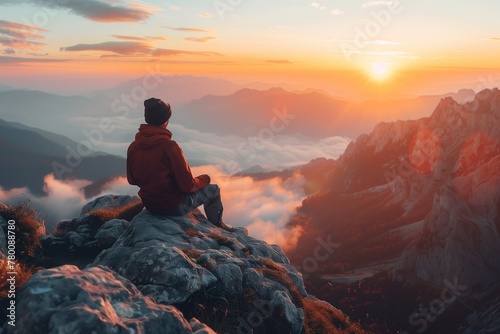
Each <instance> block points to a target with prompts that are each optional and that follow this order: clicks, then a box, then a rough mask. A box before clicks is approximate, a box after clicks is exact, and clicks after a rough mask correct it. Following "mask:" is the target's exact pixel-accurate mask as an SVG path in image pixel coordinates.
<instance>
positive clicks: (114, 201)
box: [81, 195, 141, 216]
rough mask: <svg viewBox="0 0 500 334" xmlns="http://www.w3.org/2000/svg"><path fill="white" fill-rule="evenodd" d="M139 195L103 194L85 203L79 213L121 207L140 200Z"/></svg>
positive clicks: (83, 213)
mask: <svg viewBox="0 0 500 334" xmlns="http://www.w3.org/2000/svg"><path fill="white" fill-rule="evenodd" d="M140 201H141V199H140V198H139V196H130V195H104V196H101V197H98V198H96V199H94V200H93V201H91V202H89V203H87V204H85V205H84V206H83V208H82V211H81V215H82V216H83V215H85V214H86V213H89V212H92V211H96V210H101V209H106V210H109V209H117V208H122V207H124V206H126V205H128V204H130V203H135V202H140Z"/></svg>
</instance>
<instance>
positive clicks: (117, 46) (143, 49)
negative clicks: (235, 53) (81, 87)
mask: <svg viewBox="0 0 500 334" xmlns="http://www.w3.org/2000/svg"><path fill="white" fill-rule="evenodd" d="M116 36H119V37H121V39H125V41H110V42H103V43H96V44H76V45H72V46H66V47H62V48H60V50H61V51H63V52H64V51H73V52H74V51H104V52H111V53H112V54H105V55H102V56H101V57H102V58H105V57H110V56H111V57H116V56H153V57H172V56H179V55H197V56H222V55H221V54H220V53H217V52H210V51H189V50H178V49H161V48H155V47H154V46H153V44H151V43H149V40H147V39H143V40H142V39H140V38H139V40H127V39H130V37H131V36H123V35H116ZM116 36H114V37H116ZM132 38H134V39H135V37H132Z"/></svg>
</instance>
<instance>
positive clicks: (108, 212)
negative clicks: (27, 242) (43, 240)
mask: <svg viewBox="0 0 500 334" xmlns="http://www.w3.org/2000/svg"><path fill="white" fill-rule="evenodd" d="M143 208H144V204H142V202H133V203H129V204H128V205H125V206H123V207H120V208H115V209H99V210H95V211H91V212H89V213H88V216H86V217H85V218H83V219H74V220H73V221H72V222H70V223H67V224H59V225H57V227H56V229H55V230H54V232H53V233H52V234H53V235H55V236H56V237H62V236H64V235H66V233H68V232H69V231H74V230H76V229H77V228H78V227H79V226H80V225H83V224H88V225H90V227H92V228H94V229H95V230H97V229H99V227H101V226H102V225H104V224H105V223H106V222H108V221H110V220H113V219H124V220H127V221H131V220H132V219H134V217H135V216H137V215H138V214H139V213H140V212H141V211H142V209H143Z"/></svg>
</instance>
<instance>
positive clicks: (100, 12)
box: [0, 0, 153, 23]
mask: <svg viewBox="0 0 500 334" xmlns="http://www.w3.org/2000/svg"><path fill="white" fill-rule="evenodd" d="M22 3H27V4H34V5H37V6H42V7H46V8H54V9H69V10H70V13H73V14H75V15H79V16H82V17H85V18H87V19H89V20H92V21H96V22H103V23H109V22H140V21H145V20H147V19H149V18H150V17H151V15H152V10H153V8H152V7H151V6H147V7H145V6H142V5H139V4H134V3H133V4H127V3H125V2H123V1H120V0H115V1H108V2H106V1H101V0H85V1H81V0H65V1H46V0H3V1H2V2H1V3H0V5H12V4H14V5H19V4H22Z"/></svg>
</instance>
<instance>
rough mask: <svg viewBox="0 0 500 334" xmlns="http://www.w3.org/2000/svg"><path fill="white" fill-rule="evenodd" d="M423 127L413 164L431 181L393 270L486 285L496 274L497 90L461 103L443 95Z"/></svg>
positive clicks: (499, 196) (499, 193)
mask: <svg viewBox="0 0 500 334" xmlns="http://www.w3.org/2000/svg"><path fill="white" fill-rule="evenodd" d="M421 131H425V132H427V136H426V137H425V138H422V140H420V141H419V142H418V144H420V145H423V147H421V148H419V147H417V148H416V149H418V150H420V151H421V152H423V153H424V155H423V157H422V158H420V159H418V160H417V163H419V164H418V165H417V167H421V166H423V167H424V169H428V173H429V176H430V177H431V180H430V181H431V182H432V183H433V184H436V185H437V186H436V190H435V192H434V198H433V204H432V208H431V210H430V212H429V214H428V215H427V216H426V217H425V220H424V224H423V230H422V233H421V235H420V237H419V238H418V239H417V240H416V242H415V243H414V244H413V245H412V247H410V249H408V250H407V251H406V252H405V253H404V255H403V258H402V261H401V262H400V264H399V265H398V267H397V270H398V271H403V272H414V273H415V275H416V276H417V277H418V278H420V279H422V280H424V281H426V282H430V283H434V284H440V283H442V282H443V280H445V279H448V280H453V279H455V278H456V279H458V281H459V282H460V283H461V284H463V285H466V286H468V287H469V288H470V289H473V288H475V287H478V288H484V287H487V286H490V285H491V284H493V283H496V282H498V281H499V280H500V262H499V261H498V254H500V242H499V241H500V212H499V208H500V205H499V204H500V92H499V91H498V90H497V89H495V90H491V91H490V90H486V91H483V92H481V93H479V94H477V96H476V98H475V100H474V101H473V102H470V103H466V104H464V105H460V104H457V103H456V102H454V101H453V100H451V99H446V100H443V101H442V102H441V104H440V105H439V106H438V108H437V109H436V111H435V112H434V114H433V116H432V117H431V118H430V122H429V125H428V126H427V127H426V128H424V129H423V130H421ZM422 160H424V161H422ZM429 167H430V168H429Z"/></svg>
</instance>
